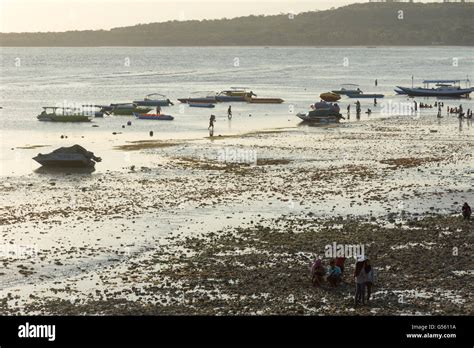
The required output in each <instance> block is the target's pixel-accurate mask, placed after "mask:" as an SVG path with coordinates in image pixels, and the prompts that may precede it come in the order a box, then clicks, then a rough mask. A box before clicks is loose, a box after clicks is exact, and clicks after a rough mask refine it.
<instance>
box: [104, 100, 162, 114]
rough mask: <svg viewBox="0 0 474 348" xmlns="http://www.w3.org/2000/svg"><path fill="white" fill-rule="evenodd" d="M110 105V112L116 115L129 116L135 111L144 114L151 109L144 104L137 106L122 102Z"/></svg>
mask: <svg viewBox="0 0 474 348" xmlns="http://www.w3.org/2000/svg"><path fill="white" fill-rule="evenodd" d="M110 106H111V107H112V111H111V112H112V113H113V114H114V115H116V116H131V115H133V114H134V113H135V112H136V113H143V114H146V113H147V112H150V111H151V110H153V108H150V107H146V106H137V105H136V104H133V103H122V104H110Z"/></svg>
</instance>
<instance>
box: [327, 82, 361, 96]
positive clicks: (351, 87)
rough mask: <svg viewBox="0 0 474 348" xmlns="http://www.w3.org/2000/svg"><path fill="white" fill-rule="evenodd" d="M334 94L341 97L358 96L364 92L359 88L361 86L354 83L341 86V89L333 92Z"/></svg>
mask: <svg viewBox="0 0 474 348" xmlns="http://www.w3.org/2000/svg"><path fill="white" fill-rule="evenodd" d="M331 92H332V93H336V94H339V95H347V94H358V93H361V92H362V91H361V90H360V88H359V85H356V84H354V83H345V84H343V85H341V88H340V89H338V90H334V91H331Z"/></svg>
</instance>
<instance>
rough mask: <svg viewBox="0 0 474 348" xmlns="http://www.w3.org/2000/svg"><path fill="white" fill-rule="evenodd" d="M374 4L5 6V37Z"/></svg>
mask: <svg viewBox="0 0 474 348" xmlns="http://www.w3.org/2000/svg"><path fill="white" fill-rule="evenodd" d="M367 1H368V0H332V1H331V0H220V1H217V0H204V1H200V0H137V1H133V0H0V32H32V31H65V30H84V29H110V28H114V27H121V26H129V25H135V24H138V23H150V22H165V21H167V20H174V19H176V20H187V19H204V18H209V19H210V18H223V17H227V18H233V17H239V16H246V15H249V14H278V13H298V12H303V11H311V10H315V9H328V8H331V7H339V6H343V5H347V4H349V3H354V2H367Z"/></svg>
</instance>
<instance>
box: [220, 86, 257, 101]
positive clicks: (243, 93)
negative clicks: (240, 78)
mask: <svg viewBox="0 0 474 348" xmlns="http://www.w3.org/2000/svg"><path fill="white" fill-rule="evenodd" d="M256 96H257V95H256V94H254V93H253V92H252V91H250V92H247V87H231V88H230V90H225V91H222V92H220V93H218V94H217V95H216V100H217V101H218V102H245V101H246V100H245V98H246V97H250V98H252V97H256Z"/></svg>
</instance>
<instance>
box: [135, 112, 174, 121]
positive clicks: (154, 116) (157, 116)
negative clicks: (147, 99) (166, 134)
mask: <svg viewBox="0 0 474 348" xmlns="http://www.w3.org/2000/svg"><path fill="white" fill-rule="evenodd" d="M133 114H134V115H135V117H136V118H138V119H140V120H158V121H173V120H174V117H173V116H171V115H164V114H139V113H136V112H134V113H133Z"/></svg>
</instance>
